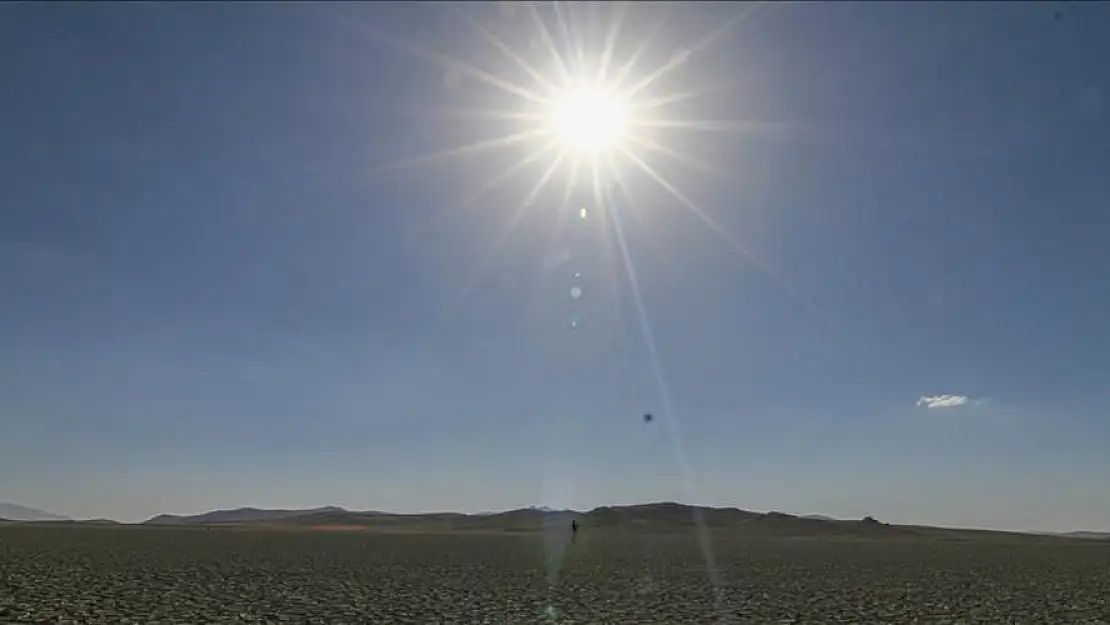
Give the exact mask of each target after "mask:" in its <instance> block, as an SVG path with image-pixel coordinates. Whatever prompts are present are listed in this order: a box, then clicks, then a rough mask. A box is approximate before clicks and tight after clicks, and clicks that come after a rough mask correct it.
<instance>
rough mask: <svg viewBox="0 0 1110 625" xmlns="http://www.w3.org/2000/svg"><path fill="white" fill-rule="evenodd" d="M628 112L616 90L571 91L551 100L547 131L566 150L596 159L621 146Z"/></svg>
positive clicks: (626, 104)
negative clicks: (595, 157) (603, 153)
mask: <svg viewBox="0 0 1110 625" xmlns="http://www.w3.org/2000/svg"><path fill="white" fill-rule="evenodd" d="M629 110H630V107H629V105H628V102H627V100H626V98H624V97H622V96H621V95H620V94H618V93H616V92H614V91H613V90H607V89H604V88H603V87H600V86H591V87H587V88H571V89H567V90H566V92H565V93H561V94H559V95H558V96H557V97H555V98H553V99H552V103H551V105H550V110H549V111H548V115H547V120H546V121H547V129H548V132H550V133H551V134H553V135H554V136H555V138H556V139H557V140H558V141H559V142H560V143H561V144H562V145H563V147H564V148H566V149H567V150H571V151H573V152H575V153H578V154H580V155H591V156H595V155H598V154H599V153H602V152H610V151H614V150H617V149H618V148H620V147H621V144H622V143H623V141H624V139H625V133H626V132H627V131H628V126H629Z"/></svg>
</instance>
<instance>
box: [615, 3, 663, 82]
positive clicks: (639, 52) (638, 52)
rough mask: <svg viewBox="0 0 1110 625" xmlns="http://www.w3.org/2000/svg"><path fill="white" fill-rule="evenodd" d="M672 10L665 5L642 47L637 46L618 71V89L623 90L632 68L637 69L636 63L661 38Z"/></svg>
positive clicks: (642, 41)
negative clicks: (657, 38) (661, 32)
mask: <svg viewBox="0 0 1110 625" xmlns="http://www.w3.org/2000/svg"><path fill="white" fill-rule="evenodd" d="M654 6H658V5H654ZM672 8H673V5H670V4H666V5H663V11H664V12H663V14H662V15H660V16H659V19H658V20H656V21H655V23H654V24H652V25H651V28H650V30H648V32H647V35H645V36H644V38H643V39H641V40H640V45H638V46H636V49H635V50H633V51H632V55H631V56H629V57H628V60H627V61H625V63H624V65H622V66H621V68H620V69H619V70H617V75H616V76H614V77H613V84H614V85H616V86H617V87H618V88H620V89H622V90H623V87H622V85H623V84H624V79H625V78H627V77H628V72H630V71H632V68H633V67H635V66H636V63H638V62H639V60H640V57H641V56H643V55H644V53H645V52H647V49H648V47H649V46H650V45H651V44H652V42H653V41H655V38H656V37H658V36H659V32H660V31H661V30H663V26H664V25H665V24H666V23H667V18H668V17H669V16H670V14H671V10H672Z"/></svg>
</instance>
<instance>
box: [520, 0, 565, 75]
mask: <svg viewBox="0 0 1110 625" xmlns="http://www.w3.org/2000/svg"><path fill="white" fill-rule="evenodd" d="M528 8H529V9H531V11H529V13H530V15H531V16H532V21H534V22H535V23H536V26H537V27H538V28H539V32H540V39H541V40H542V41H543V45H544V46H545V47H546V48H547V50H548V52H550V53H551V59H552V60H553V61H554V62H555V68H556V71H558V72H559V76H560V77H561V78H562V79H563V82H564V83H566V82H570V77H571V75H570V70H568V69H567V66H566V63H564V62H563V55H561V54H559V49H558V48H557V47H556V46H555V40H554V39H552V37H551V31H549V30H547V24H544V22H543V17H542V16H540V10H539V9H538V8H536V5H535V4H529V5H528Z"/></svg>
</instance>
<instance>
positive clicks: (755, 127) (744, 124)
mask: <svg viewBox="0 0 1110 625" xmlns="http://www.w3.org/2000/svg"><path fill="white" fill-rule="evenodd" d="M630 124H631V125H632V126H635V127H637V128H657V129H671V130H697V131H701V132H737V133H751V132H763V131H778V132H799V131H800V130H801V129H799V128H798V127H797V126H796V125H793V124H787V123H785V122H766V121H756V120H748V121H729V120H706V119H662V118H644V117H637V118H634V119H633V120H632V121H631V122H630ZM811 132H812V131H811Z"/></svg>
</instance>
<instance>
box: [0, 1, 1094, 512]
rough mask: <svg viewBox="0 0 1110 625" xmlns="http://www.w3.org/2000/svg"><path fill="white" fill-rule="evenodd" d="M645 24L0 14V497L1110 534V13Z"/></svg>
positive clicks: (939, 10)
mask: <svg viewBox="0 0 1110 625" xmlns="http://www.w3.org/2000/svg"><path fill="white" fill-rule="evenodd" d="M627 8H628V11H627V15H626V16H625V18H624V20H623V24H622V28H621V29H620V31H619V33H618V36H617V37H616V39H615V42H616V43H615V45H614V48H613V50H614V52H613V54H612V58H613V67H614V68H615V67H618V66H619V65H620V64H623V63H624V62H625V61H627V59H629V57H631V56H632V55H633V53H634V52H635V50H636V49H637V48H638V46H640V44H642V43H644V42H646V44H645V45H644V46H643V53H642V54H641V55H640V56H639V58H638V62H637V63H636V64H635V65H634V66H632V67H631V69H630V70H629V72H628V75H627V78H626V80H625V86H628V85H631V84H633V83H635V82H638V81H639V80H640V79H642V78H645V77H647V76H649V75H650V74H652V72H653V71H654V70H655V69H658V68H660V67H662V66H664V65H666V64H668V63H669V62H670V63H671V65H673V66H674V67H673V68H672V69H671V70H669V71H667V72H664V73H663V74H662V75H660V76H659V77H658V79H657V80H655V81H653V82H651V83H650V85H648V86H647V88H646V89H645V90H644V91H643V92H641V93H640V94H638V96H637V98H638V99H639V100H638V101H640V102H641V103H647V102H650V101H652V100H654V101H655V102H656V103H657V104H658V106H656V107H655V108H653V109H651V110H650V111H649V112H648V113H650V115H651V116H653V117H654V118H656V119H657V120H662V121H663V122H665V123H664V124H662V125H663V126H664V127H654V128H645V129H642V130H643V135H644V136H645V137H647V144H650V145H646V144H633V145H631V146H630V150H631V151H632V153H633V155H634V156H635V157H636V158H637V159H640V160H641V161H642V162H643V163H644V164H646V165H647V166H649V167H650V168H651V169H652V171H654V172H656V173H657V174H658V175H659V176H660V177H661V178H663V179H664V180H665V181H666V183H667V184H668V185H671V187H672V188H673V189H674V190H676V191H677V192H678V193H679V195H680V196H681V197H676V196H675V195H674V194H672V193H671V192H670V191H669V190H668V189H667V188H666V187H664V186H663V185H661V184H660V183H659V182H657V181H656V180H654V179H653V178H652V176H650V175H649V174H648V173H646V172H645V171H644V170H643V169H642V168H641V167H639V165H637V164H636V163H635V162H634V161H632V160H629V159H627V158H624V157H620V158H618V159H617V161H618V164H617V165H616V167H615V168H612V169H610V168H603V170H602V171H601V175H602V176H603V177H604V178H603V180H604V181H605V182H606V184H607V185H608V184H609V183H612V187H611V191H609V192H607V193H605V194H603V195H602V196H601V197H600V198H599V197H597V196H596V194H595V193H594V192H593V188H592V185H591V184H589V183H587V182H586V181H587V180H589V176H588V175H587V174H585V173H584V172H586V169H584V168H583V169H579V174H580V175H579V176H578V177H577V178H575V177H573V176H572V173H573V172H572V168H571V167H570V166H569V165H568V163H569V160H564V161H562V162H561V163H560V165H559V166H558V167H557V168H555V169H552V170H550V171H551V175H550V177H549V178H548V179H547V182H546V184H544V185H543V186H542V188H540V189H539V191H537V192H536V193H535V194H534V200H533V201H532V202H531V204H530V205H526V206H524V207H523V209H521V210H520V212H519V215H520V217H519V219H516V220H515V221H514V220H513V219H512V216H513V215H514V214H516V213H517V212H518V209H519V208H520V207H521V206H522V204H523V202H524V199H525V197H526V196H528V195H529V192H530V191H531V190H532V189H533V188H537V184H538V183H539V182H540V181H541V180H542V179H543V176H544V174H545V172H547V171H548V168H549V167H550V166H551V165H552V163H553V162H554V152H548V153H543V154H541V155H539V156H538V157H536V158H534V159H533V160H532V161H530V162H528V163H527V165H526V166H523V167H521V168H519V169H517V170H513V171H511V172H509V171H508V170H509V169H510V168H512V167H513V165H514V164H515V163H518V162H520V161H521V160H522V159H525V158H527V157H528V156H529V155H530V154H533V153H535V152H536V151H537V149H538V148H540V147H542V145H543V143H542V142H541V141H540V140H538V139H536V138H534V137H529V138H527V139H526V140H521V141H516V142H514V143H510V144H507V145H494V146H489V145H488V144H489V143H490V142H491V140H494V139H497V138H498V137H503V136H506V135H511V134H513V133H517V132H520V131H521V128H522V127H523V128H524V129H525V130H527V129H528V128H529V126H528V125H527V124H526V123H523V122H521V121H519V120H506V119H501V118H496V117H495V116H492V115H489V113H490V112H493V111H513V112H516V113H522V112H523V113H528V112H534V111H535V110H536V105H535V104H533V103H531V102H529V101H528V100H526V99H523V98H522V97H520V96H519V95H514V94H512V93H510V92H509V91H508V90H506V89H503V88H501V87H505V86H506V85H508V88H509V89H510V90H511V89H513V88H515V87H513V85H516V86H518V87H524V88H525V89H526V90H528V91H535V90H538V89H540V88H539V87H538V86H537V82H536V80H535V79H534V78H533V77H532V76H530V75H529V73H528V72H527V71H526V70H524V69H523V68H522V67H521V66H520V65H519V64H517V63H516V62H514V61H513V60H511V59H510V58H508V57H507V56H506V55H505V54H504V53H503V52H502V51H501V50H499V49H498V47H496V46H495V45H493V44H492V43H491V42H490V41H487V39H486V38H485V37H484V36H483V35H482V34H481V33H480V31H479V30H478V29H475V28H473V27H472V26H471V25H470V24H469V23H468V18H469V19H470V20H473V21H474V22H475V23H477V24H478V25H480V26H481V27H482V28H483V29H485V30H486V31H488V32H489V33H490V34H491V35H493V36H494V38H496V39H497V40H498V41H501V42H503V43H504V44H505V45H506V46H507V47H508V48H509V49H511V50H512V51H514V52H515V54H516V55H518V57H519V58H520V59H521V60H523V61H525V62H526V63H527V64H528V65H529V66H530V67H533V68H534V69H535V70H536V71H537V72H539V73H540V74H542V75H543V76H544V77H545V80H551V81H554V80H555V77H556V76H557V72H556V65H555V64H554V63H553V62H552V57H551V55H550V53H549V51H548V49H547V48H546V47H545V43H544V39H543V38H542V37H541V36H540V30H539V29H538V28H537V25H536V24H537V23H536V21H535V19H534V18H533V16H532V15H531V13H530V12H529V11H528V10H527V9H525V8H523V7H519V6H518V7H516V8H511V7H508V6H506V5H504V4H478V3H474V4H457V5H448V4H433V3H428V4H424V5H411V6H407V7H401V6H393V5H391V4H389V3H370V4H363V5H357V4H340V3H335V4H323V3H320V4H308V3H304V4H301V3H278V4H265V3H258V4H254V3H226V4H224V3H211V4H209V3H183V4H174V3H165V4H155V3H119V4H98V3H97V4H53V3H17V4H9V5H6V6H3V7H0V160H2V162H3V167H2V168H0V293H2V296H0V500H9V501H15V502H18V503H21V504H24V505H28V506H34V507H38V508H43V509H47V510H50V511H52V512H57V513H60V514H66V515H69V516H73V517H112V518H117V519H123V520H138V519H143V518H146V517H149V516H152V515H154V514H157V513H163V512H165V513H194V512H200V511H204V510H209V509H215V508H226V507H238V506H242V505H256V506H265V507H311V506H318V505H327V504H336V505H341V506H344V507H348V508H354V509H379V510H380V509H386V510H394V511H424V510H443V509H455V510H465V511H481V510H491V509H504V508H513V507H521V506H529V505H549V506H558V507H564V506H566V507H574V508H579V509H582V508H590V507H593V506H596V505H604V504H611V503H634V502H645V501H654V500H681V501H688V502H698V503H707V504H715V505H735V506H738V507H741V508H746V509H752V510H771V509H778V510H784V511H788V512H795V513H822V514H829V515H834V516H847V517H860V516H863V515H865V514H870V515H874V516H876V517H877V518H880V519H882V520H886V521H892V522H915V523H936V524H947V525H971V526H989V527H999V528H1012V529H1026V528H1043V529H1076V528H1084V529H1110V521H1108V520H1107V519H1110V491H1108V490H1107V489H1106V487H1105V483H1106V477H1107V476H1110V453H1106V450H1107V448H1108V443H1107V441H1110V414H1108V412H1107V408H1108V407H1110V361H1108V354H1110V324H1107V321H1106V320H1107V319H1110V245H1107V243H1106V237H1107V232H1110V218H1108V217H1107V213H1106V207H1108V206H1110V74H1107V72H1106V66H1105V62H1104V60H1105V59H1108V58H1110V5H1107V4H1104V3H1089V4H1088V3H1059V2H1051V3H1027V4H1002V3H981V4H980V3H972V4H967V5H963V6H955V5H940V4H910V3H891V4H881V3H858V4H853V3H829V4H816V3H798V4H785V3H784V4H777V3H771V4H769V5H765V6H761V7H757V10H755V11H754V12H752V7H751V6H747V5H743V4H740V3H723V4H710V3H704V4H702V3H684V4H677V5H673V6H671V7H670V9H669V14H668V13H667V12H668V8H667V7H666V6H665V5H661V4H649V3H634V4H632V5H631V6H630V7H627ZM1057 11H1060V12H1061V13H1062V15H1061V16H1060V19H1056V18H1055V16H1054V13H1055V12H1057ZM560 12H561V13H560ZM616 14H617V11H616V10H615V9H614V8H613V6H611V5H607V6H601V7H593V8H590V7H587V6H585V5H569V4H564V5H561V7H560V9H559V12H557V11H556V10H554V8H553V7H552V6H551V5H540V7H539V15H540V16H541V17H542V20H543V22H544V23H545V24H546V27H547V29H548V30H549V31H550V32H551V33H552V36H553V41H554V44H555V45H556V46H557V47H558V48H559V49H560V50H561V51H562V53H563V55H564V56H565V57H566V58H567V59H569V61H568V63H570V64H571V66H572V67H573V63H572V62H571V61H573V60H574V58H576V55H574V54H571V53H570V51H571V50H574V49H581V51H582V57H583V58H584V59H586V62H587V63H590V62H591V59H596V58H598V57H600V56H602V52H603V50H604V48H605V41H606V34H607V33H608V32H610V31H611V28H612V25H613V23H614V20H615V19H616ZM559 15H561V16H562V17H563V20H562V24H560V21H559V19H558V17H559ZM734 17H736V18H738V19H737V20H736V21H735V22H734V23H732V27H731V28H728V29H727V30H724V31H722V32H720V33H719V35H718V36H716V37H715V38H713V39H712V41H711V42H709V43H708V44H707V45H705V46H703V47H699V46H698V45H697V43H698V42H699V40H702V39H703V38H704V37H705V36H706V35H707V34H709V33H711V32H712V31H714V29H716V28H718V27H719V26H721V25H722V24H729V23H730V20H732V19H733V18H734ZM740 17H743V19H739V18H740ZM661 18H666V19H665V20H662V19H661ZM655 25H661V27H659V28H655ZM652 32H655V35H654V36H650V35H651V33H652ZM387 38H393V39H395V40H397V41H401V42H403V43H405V44H407V45H408V46H409V47H407V48H406V47H405V46H397V45H391V44H389V43H388V42H387V41H386V39H387ZM414 48H420V49H422V50H435V51H436V52H438V53H439V54H441V55H443V56H442V57H436V56H434V55H425V58H422V57H421V56H420V55H418V54H416V53H414V50H413V49H414ZM436 59H439V61H441V62H438V63H437V62H436ZM444 62H454V63H455V65H449V63H448V65H447V66H445V65H444ZM467 67H469V68H477V69H478V70H480V71H470V70H467V69H466V68H467ZM615 71H616V70H615V69H611V70H610V71H609V72H608V76H609V78H610V79H611V78H612V75H613V74H614V73H615ZM483 72H484V73H483ZM491 77H493V78H496V79H498V80H490V79H491ZM498 81H501V82H498ZM489 83H498V84H499V85H501V87H499V86H497V85H493V84H489ZM675 94H692V95H691V97H681V98H672V99H671V100H670V101H669V102H663V101H662V99H666V98H668V96H673V95H675ZM648 113H644V115H647V114H648ZM522 124H523V126H522ZM656 126H660V124H656ZM476 142H486V144H487V145H486V146H485V147H484V148H483V147H481V146H479V147H478V148H475V149H472V150H464V151H462V152H460V153H457V154H454V155H450V156H447V157H443V158H440V159H436V160H429V161H425V162H413V159H416V158H418V157H419V156H421V155H424V154H429V153H434V152H442V151H447V150H451V149H454V148H458V147H460V146H464V145H468V144H470V145H472V144H475V143H476ZM650 146H655V148H654V149H653V148H652V147H650ZM660 146H661V147H662V148H663V149H662V150H660V149H659V148H660ZM691 159H693V160H696V162H698V163H702V164H703V166H700V167H699V166H696V165H695V164H692V163H691V162H690V160H691ZM706 165H707V166H706ZM506 172H508V173H511V174H512V175H505V176H502V174H505V173H506ZM499 176H500V177H501V178H502V179H501V180H497V179H498V177H499ZM572 181H573V182H574V184H572ZM493 182H496V183H497V184H494V185H492V186H490V185H489V183H493ZM483 186H488V187H489V188H487V189H485V190H484V191H483V192H481V193H480V195H479V192H480V191H482V188H483ZM472 198H477V199H476V200H475V201H468V200H469V199H472ZM568 199H569V201H565V200H568ZM686 202H689V203H690V204H692V205H693V206H692V207H690V206H686V205H685V203H686ZM583 207H584V208H586V209H587V212H586V217H585V218H581V216H580V214H579V209H580V208H583ZM695 209H696V210H695ZM697 212H701V213H702V215H703V216H705V217H707V218H708V219H709V220H711V221H713V222H714V223H715V224H717V225H718V226H719V230H720V231H723V232H724V233H725V234H722V233H721V232H718V231H715V230H714V229H713V228H712V227H710V226H708V225H707V223H706V221H705V220H703V219H701V218H700V217H699V216H698V215H697V214H696V213H697ZM510 222H512V223H513V227H512V229H511V230H508V231H507V232H508V234H506V235H505V236H504V237H500V238H499V232H501V231H502V230H503V228H505V226H506V224H508V223H510ZM618 224H619V225H620V226H621V228H620V230H621V232H622V233H623V239H624V241H623V243H624V244H623V245H622V242H621V236H619V234H618V231H617V225H618ZM497 240H500V241H501V244H499V245H495V241H497ZM730 241H731V242H730ZM739 247H743V248H744V249H745V250H746V252H747V254H748V255H747V256H745V255H744V254H742V253H740V252H739V251H738V249H737V248H739ZM491 251H493V252H495V253H493V254H490V252H491ZM625 252H627V259H628V260H629V261H630V263H631V266H632V267H633V268H634V272H635V276H636V282H637V286H638V291H639V292H638V294H637V292H636V291H635V290H634V289H633V288H632V282H631V280H630V279H629V272H628V266H627V265H626V262H625V255H624V253H625ZM487 257H488V258H489V259H490V260H489V262H488V263H485V264H484V265H483V258H487ZM752 259H755V260H754V261H753V260H752ZM478 269H482V270H481V271H478ZM576 274H577V277H576ZM472 276H477V278H476V279H474V280H473V281H472V282H471V280H470V278H471V277H472ZM468 285H469V286H468ZM574 286H577V287H579V288H581V289H582V291H581V297H579V298H577V299H574V298H572V297H571V296H570V292H571V289H572V287H574ZM640 313H644V315H643V318H642V317H641V314H640ZM642 321H646V324H645V323H642ZM645 329H646V332H645ZM648 337H650V341H649V340H648ZM656 365H658V368H657V367H656ZM645 412H650V413H651V414H653V415H654V416H655V418H654V420H653V421H652V422H650V423H645V421H644V420H643V418H642V415H643V414H644V413H645Z"/></svg>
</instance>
